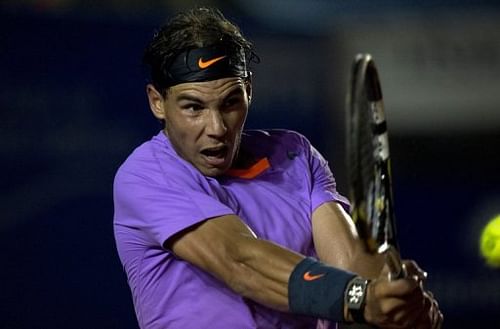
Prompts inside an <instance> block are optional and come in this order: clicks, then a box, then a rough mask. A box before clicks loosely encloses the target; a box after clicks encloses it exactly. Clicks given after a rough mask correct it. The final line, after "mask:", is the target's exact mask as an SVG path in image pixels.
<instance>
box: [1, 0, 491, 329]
mask: <svg viewBox="0 0 500 329" xmlns="http://www.w3.org/2000/svg"><path fill="white" fill-rule="evenodd" d="M194 4H201V5H212V6H216V7H219V8H220V9H222V10H223V11H224V13H225V14H226V16H227V17H229V18H230V19H232V20H233V21H235V22H236V23H237V24H239V25H240V26H241V28H242V29H243V31H244V33H245V34H246V35H247V36H248V37H249V38H250V39H251V40H253V41H254V43H255V44H256V49H257V52H258V54H259V55H260V57H261V60H262V61H261V64H259V65H257V66H255V69H254V78H255V79H254V82H255V83H254V89H255V91H254V92H255V95H254V102H253V104H252V106H253V108H252V110H251V113H250V117H249V120H248V127H253V128H272V127H275V128H289V129H295V130H298V131H300V132H302V133H303V134H305V135H306V136H308V137H309V138H310V139H311V141H312V142H313V143H314V144H315V145H316V146H317V148H318V149H319V150H320V151H321V152H323V153H324V154H325V156H326V157H327V158H328V159H329V161H330V164H331V167H332V169H333V170H334V173H335V175H336V177H337V181H338V185H339V189H340V190H341V191H342V192H344V193H345V192H346V191H347V187H346V177H345V176H346V169H345V164H344V156H345V155H344V152H345V147H344V138H343V136H344V128H343V126H344V100H345V93H346V86H347V81H348V76H347V74H348V72H349V69H350V63H351V61H352V59H353V57H354V55H355V54H356V53H357V52H370V53H372V54H373V55H374V57H375V60H376V62H377V64H378V66H379V70H380V74H381V79H382V86H383V91H384V97H385V103H386V107H387V116H388V123H389V127H390V129H391V132H392V136H391V148H392V153H393V157H394V159H393V165H394V168H393V171H394V173H393V174H394V177H395V197H396V208H397V209H396V211H397V215H398V220H399V233H400V240H401V249H402V253H403V256H405V257H409V258H410V257H411V258H413V259H416V260H417V261H418V262H419V264H420V265H421V266H422V267H424V268H425V269H426V270H427V271H428V272H429V273H430V277H429V280H428V286H429V287H430V288H431V289H432V290H433V291H434V293H435V295H436V296H437V298H438V300H439V301H440V303H441V307H442V309H443V311H444V313H445V316H446V321H445V326H444V327H445V328H466V327H469V328H480V327H484V328H500V315H499V311H500V269H494V268H491V267H488V266H486V265H485V264H484V261H483V259H482V258H481V257H480V255H479V250H478V245H479V243H478V239H479V234H480V232H481V229H482V227H483V226H484V225H485V224H486V223H487V221H488V220H489V219H491V218H492V217H493V216H494V215H495V214H498V213H500V173H499V169H500V157H499V155H498V152H499V150H500V79H499V76H500V37H499V34H500V4H499V1H480V0H476V1H466V0H462V1H451V0H448V1H445V0H433V1H431V0H421V1H405V2H403V1H395V0H380V1H367V0H357V1H334V0H310V1H306V0H288V1H285V0H274V1H269V0H267V1H264V0H255V1H243V0H232V1H180V0H179V1H152V0H149V1H130V0H127V1H125V0H122V1H118V0H116V1H111V0H108V1H94V2H93V1H83V0H31V1H28V0H25V1H14V0H11V1H9V0H4V1H2V2H0V77H1V79H0V127H1V137H2V138H1V139H0V145H1V147H0V154H1V158H2V162H1V164H0V168H1V172H2V180H1V181H0V184H1V187H2V198H1V202H0V206H1V208H0V255H1V263H0V264H1V265H0V328H2V329H3V328H5V329H14V328H23V329H24V328H26V329H33V328H42V329H43V328H51V329H56V328H68V329H69V328H75V329H76V328H138V326H137V322H136V320H135V315H134V312H133V307H132V301H131V297H130V292H129V290H128V286H127V282H126V277H125V274H124V273H123V271H122V268H121V265H120V263H119V260H118V256H117V254H116V251H115V247H114V240H113V234H112V217H113V205H112V181H113V176H114V173H115V171H116V169H117V167H118V166H119V165H120V163H121V162H122V161H123V160H124V159H125V158H126V156H127V155H128V154H129V153H130V152H131V151H132V150H133V148H135V147H136V146H138V145H139V144H140V143H142V142H143V141H145V140H147V139H149V138H150V137H151V136H152V135H154V134H156V132H157V131H158V130H159V128H160V127H159V125H158V123H157V122H156V120H155V119H153V117H152V116H151V115H150V113H149V109H148V106H147V103H146V97H145V92H144V90H145V81H146V74H145V70H144V68H143V67H142V66H141V55H142V51H143V48H144V47H145V46H146V44H147V43H148V41H149V40H150V38H151V36H152V33H153V31H154V29H155V28H156V27H157V26H158V25H160V24H161V23H162V22H164V20H165V19H166V17H168V16H169V15H171V14H173V13H175V12H176V11H178V10H181V9H185V8H189V7H191V6H193V5H194ZM193 316H195V315H193Z"/></svg>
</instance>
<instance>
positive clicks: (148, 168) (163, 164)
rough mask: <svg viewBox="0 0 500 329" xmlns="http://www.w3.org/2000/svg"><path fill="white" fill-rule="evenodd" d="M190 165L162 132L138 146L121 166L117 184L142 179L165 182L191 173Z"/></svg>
mask: <svg viewBox="0 0 500 329" xmlns="http://www.w3.org/2000/svg"><path fill="white" fill-rule="evenodd" d="M191 171H192V170H191V169H190V166H189V165H187V163H185V161H183V160H182V159H181V158H179V156H178V155H177V153H176V152H175V151H174V150H173V148H172V146H171V145H170V142H169V141H168V139H167V138H166V136H165V135H164V134H163V133H162V132H160V133H159V134H157V135H156V136H153V137H152V138H151V139H150V140H148V141H146V142H144V143H143V144H141V145H140V146H138V147H137V148H136V149H134V151H133V152H132V153H131V154H130V155H129V156H128V157H127V159H126V160H125V161H124V162H123V163H122V165H121V166H120V167H119V169H118V171H117V173H116V176H115V184H116V183H117V182H121V181H142V182H146V183H151V184H154V185H156V184H163V183H168V181H171V180H172V177H176V178H180V177H183V176H184V175H188V176H189V175H190V172H191Z"/></svg>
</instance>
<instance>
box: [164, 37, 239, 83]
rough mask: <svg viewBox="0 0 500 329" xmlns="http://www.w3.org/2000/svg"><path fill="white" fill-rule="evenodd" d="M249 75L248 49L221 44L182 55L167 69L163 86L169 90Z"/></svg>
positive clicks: (185, 52) (190, 50)
mask: <svg viewBox="0 0 500 329" xmlns="http://www.w3.org/2000/svg"><path fill="white" fill-rule="evenodd" d="M248 75H249V73H248V71H247V65H246V59H245V51H244V49H243V48H241V47H238V48H234V47H228V46H226V45H223V44H222V45H220V44H219V45H214V46H209V47H203V48H194V49H188V50H186V51H183V52H181V53H180V54H179V55H177V56H176V57H175V58H174V59H173V60H172V61H171V62H170V63H169V65H166V67H165V68H164V72H163V79H164V81H162V85H163V87H166V88H167V87H171V86H174V85H177V84H180V83H184V82H200V81H210V80H216V79H221V78H229V77H239V78H246V77H248ZM163 79H162V80H163Z"/></svg>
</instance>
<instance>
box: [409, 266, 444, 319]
mask: <svg viewBox="0 0 500 329" xmlns="http://www.w3.org/2000/svg"><path fill="white" fill-rule="evenodd" d="M403 266H404V269H405V272H406V274H407V275H408V276H413V277H415V278H416V279H418V281H419V283H420V287H421V288H422V289H423V286H424V281H425V280H426V279H427V273H426V272H424V271H423V270H422V269H421V268H420V267H419V266H418V265H417V264H416V263H415V262H414V261H406V262H405V263H404V264H403ZM442 324H443V313H441V311H440V310H439V305H438V302H437V301H436V299H434V296H433V295H432V293H431V292H430V291H424V310H423V312H422V313H421V316H420V318H418V319H417V321H416V323H415V325H414V327H413V328H416V329H428V328H432V329H439V328H441V326H442Z"/></svg>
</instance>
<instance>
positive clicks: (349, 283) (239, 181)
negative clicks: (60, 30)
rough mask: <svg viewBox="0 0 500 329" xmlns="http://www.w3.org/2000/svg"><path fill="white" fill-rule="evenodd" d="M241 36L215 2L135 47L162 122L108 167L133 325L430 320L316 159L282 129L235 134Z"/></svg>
mask: <svg viewBox="0 0 500 329" xmlns="http://www.w3.org/2000/svg"><path fill="white" fill-rule="evenodd" d="M253 58H255V54H254V53H253V48H252V45H251V43H250V42H248V41H247V40H246V39H245V38H244V37H243V36H242V34H241V33H240V30H239V28H238V27H237V26H235V25H234V24H233V23H231V22H229V21H228V20H227V19H225V18H224V16H223V15H222V14H221V13H220V12H219V11H218V10H215V9H206V8H197V9H193V10H190V11H187V12H184V13H180V14H178V15H176V16H174V17H173V18H172V19H171V20H170V21H169V22H168V23H167V24H166V25H165V26H163V27H162V28H161V29H160V30H159V32H158V33H157V34H156V35H155V37H154V38H153V40H152V41H151V44H150V45H149V46H148V47H147V49H146V51H145V56H144V60H145V63H146V64H148V65H149V67H150V68H151V83H150V84H148V85H147V87H146V91H147V96H148V99H149V106H150V108H151V111H152V112H153V115H154V116H155V117H156V118H157V119H159V120H160V121H162V122H163V124H164V129H163V130H162V131H160V132H159V133H158V134H157V135H156V136H154V137H153V138H152V139H151V140H149V141H147V142H145V143H144V144H142V145H141V146H139V147H138V148H137V149H135V150H134V151H133V153H132V154H131V155H130V156H129V157H128V159H127V160H126V161H125V162H124V163H123V164H122V166H121V167H120V168H119V170H118V172H117V174H116V177H115V182H114V203H115V216H114V230H115V238H116V243H117V248H118V252H119V256H120V259H121V261H122V263H123V266H124V269H125V272H126V274H127V277H128V283H129V285H130V288H131V291H132V296H133V302H134V306H135V311H136V315H137V319H138V322H139V325H140V327H141V328H142V329H166V328H170V329H175V328H180V329H187V328H238V329H245V328H283V329H284V328H335V326H336V323H338V322H359V323H369V324H373V325H376V326H378V327H380V328H386V327H387V328H408V327H411V328H421V329H424V328H436V327H438V326H439V324H440V322H441V320H442V315H441V313H440V311H439V308H438V306H437V303H436V301H435V300H434V299H433V297H431V296H432V295H431V294H430V293H428V292H426V291H425V290H424V288H423V284H422V283H423V280H424V279H425V273H424V272H423V271H422V270H420V269H419V268H418V266H417V265H416V264H415V263H414V262H412V261H406V262H405V266H406V271H407V272H408V273H409V276H408V277H407V278H405V279H399V280H395V281H389V280H388V279H387V270H386V269H384V260H383V259H382V258H381V257H379V256H373V255H369V254H366V253H365V252H364V249H363V247H362V243H361V242H360V241H359V239H358V236H357V234H356V229H355V227H354V225H353V223H352V221H351V218H350V217H349V214H348V209H349V205H348V202H347V200H346V199H345V198H344V197H343V196H342V195H340V194H339V193H338V192H337V190H336V187H335V181H334V178H333V175H332V173H331V171H330V169H329V167H328V164H327V162H326V161H325V159H324V158H323V157H322V156H321V155H320V154H319V153H318V151H316V150H315V148H314V147H313V146H311V144H310V143H309V142H308V140H307V139H306V138H305V137H303V136H301V135H300V134H298V133H295V132H292V131H287V130H266V131H264V130H254V131H246V130H244V124H245V119H246V117H247V114H248V110H249V106H250V104H251V101H252V79H251V78H252V75H251V72H250V68H249V65H250V64H251V62H252V60H253Z"/></svg>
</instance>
